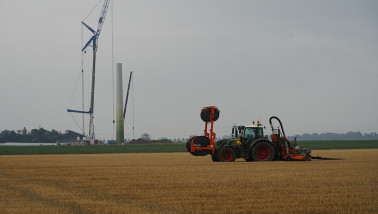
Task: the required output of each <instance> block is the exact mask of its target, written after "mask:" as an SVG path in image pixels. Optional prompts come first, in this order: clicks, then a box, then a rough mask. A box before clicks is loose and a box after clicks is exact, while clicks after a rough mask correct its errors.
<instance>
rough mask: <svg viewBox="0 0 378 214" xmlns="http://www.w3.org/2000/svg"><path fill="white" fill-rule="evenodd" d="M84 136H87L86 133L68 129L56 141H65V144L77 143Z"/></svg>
mask: <svg viewBox="0 0 378 214" xmlns="http://www.w3.org/2000/svg"><path fill="white" fill-rule="evenodd" d="M84 137H85V136H84V135H82V134H79V133H77V132H74V131H71V130H66V131H65V132H64V133H63V134H62V135H61V136H59V137H57V138H56V139H55V141H56V142H59V143H65V144H67V143H72V144H77V143H79V142H80V141H82V140H83V138H84Z"/></svg>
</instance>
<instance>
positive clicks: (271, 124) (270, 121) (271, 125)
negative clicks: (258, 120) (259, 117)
mask: <svg viewBox="0 0 378 214" xmlns="http://www.w3.org/2000/svg"><path fill="white" fill-rule="evenodd" d="M272 119H276V120H277V121H278V122H279V123H280V126H281V131H282V134H283V136H284V137H285V138H286V134H285V131H284V128H283V126H282V123H281V120H280V119H279V118H278V117H276V116H272V117H270V119H269V123H270V127H271V128H272V131H273V130H274V127H273V123H272Z"/></svg>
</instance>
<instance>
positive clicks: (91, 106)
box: [67, 0, 110, 139]
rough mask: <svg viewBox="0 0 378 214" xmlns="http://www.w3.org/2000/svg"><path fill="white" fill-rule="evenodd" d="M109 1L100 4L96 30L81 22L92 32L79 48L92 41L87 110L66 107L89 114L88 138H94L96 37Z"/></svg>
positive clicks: (99, 31)
mask: <svg viewBox="0 0 378 214" xmlns="http://www.w3.org/2000/svg"><path fill="white" fill-rule="evenodd" d="M109 3H110V0H104V5H103V6H102V10H101V14H100V18H99V19H98V25H97V31H95V30H94V29H92V28H91V27H90V26H89V25H87V24H86V23H85V22H84V21H82V22H81V23H82V24H83V25H84V26H85V27H86V28H88V30H89V31H91V32H92V33H93V36H92V37H91V38H90V39H89V40H88V42H87V43H86V44H85V45H84V47H83V48H82V49H81V51H82V52H85V51H86V49H87V47H88V46H90V44H91V43H92V48H93V63H92V87H91V102H90V107H89V111H87V112H86V111H76V110H71V109H67V111H68V112H76V113H83V114H84V113H86V114H89V138H90V139H94V125H93V118H94V117H93V113H94V89H95V73H96V53H97V47H98V37H99V36H100V33H101V29H102V26H103V25H104V21H105V18H106V14H107V11H108V7H109Z"/></svg>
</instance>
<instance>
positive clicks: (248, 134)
mask: <svg viewBox="0 0 378 214" xmlns="http://www.w3.org/2000/svg"><path fill="white" fill-rule="evenodd" d="M261 137H264V131H263V129H262V127H251V128H245V129H244V138H247V139H255V138H261Z"/></svg>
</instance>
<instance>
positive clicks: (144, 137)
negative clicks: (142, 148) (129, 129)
mask: <svg viewBox="0 0 378 214" xmlns="http://www.w3.org/2000/svg"><path fill="white" fill-rule="evenodd" d="M140 138H142V139H143V140H148V141H149V140H151V138H150V135H149V134H147V133H144V134H142V136H141V137H140Z"/></svg>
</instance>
